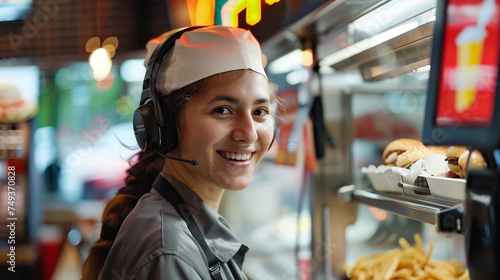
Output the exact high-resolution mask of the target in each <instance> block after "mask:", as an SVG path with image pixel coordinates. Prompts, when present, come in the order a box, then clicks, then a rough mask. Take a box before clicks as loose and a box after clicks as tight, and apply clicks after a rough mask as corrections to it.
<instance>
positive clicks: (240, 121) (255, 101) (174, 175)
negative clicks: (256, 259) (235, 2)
mask: <svg viewBox="0 0 500 280" xmlns="http://www.w3.org/2000/svg"><path fill="white" fill-rule="evenodd" d="M147 47H148V50H149V53H148V58H147V59H146V65H147V72H146V77H145V82H144V89H143V93H142V98H141V105H140V107H139V108H138V109H137V111H136V113H135V115H134V130H135V133H136V138H137V140H138V143H139V146H140V147H141V148H142V150H143V151H142V152H140V153H139V154H138V162H137V163H136V164H135V165H134V166H132V167H131V168H130V169H129V170H128V177H127V178H126V180H125V183H126V184H125V187H123V188H122V189H120V190H119V192H118V194H117V195H116V196H115V197H114V198H112V199H111V200H110V201H109V202H108V204H107V206H106V208H105V210H104V213H103V219H102V221H103V226H102V232H101V237H100V239H99V240H98V241H97V242H96V243H95V244H94V246H93V247H92V248H91V250H90V252H89V257H88V258H87V260H86V261H85V264H84V268H83V279H113V278H117V277H118V278H120V279H246V276H245V274H244V273H243V271H242V269H241V267H242V263H243V260H244V256H245V253H246V252H247V250H248V248H247V247H246V246H245V245H244V244H242V242H241V241H240V240H239V239H238V237H237V236H236V235H235V234H234V233H233V232H232V231H231V229H230V227H229V225H228V223H227V221H226V220H225V219H224V218H223V217H222V216H220V215H219V214H218V212H217V211H218V208H219V204H220V201H221V199H222V196H223V193H224V191H225V190H240V189H244V188H245V187H247V186H248V184H249V183H250V181H251V178H252V174H253V171H254V169H255V167H256V165H257V164H258V163H259V162H260V161H261V160H262V158H263V157H264V155H265V153H266V152H267V150H268V149H269V147H270V145H271V144H272V142H273V139H274V130H273V127H274V124H273V121H274V120H273V118H272V116H271V111H272V108H273V104H274V103H275V102H276V96H275V94H274V93H273V92H272V90H271V87H270V86H269V82H268V80H267V76H266V73H265V72H264V69H263V66H262V60H261V51H260V46H259V43H258V42H257V41H256V40H255V38H254V37H253V35H252V34H251V33H250V32H249V31H247V30H243V29H239V28H233V27H224V26H211V27H190V28H188V29H184V30H182V31H176V32H169V33H166V34H164V35H163V36H161V37H160V38H157V39H155V40H152V41H150V43H148V46H147ZM189 159H194V160H189ZM180 218H181V219H180ZM221 277H222V278H221Z"/></svg>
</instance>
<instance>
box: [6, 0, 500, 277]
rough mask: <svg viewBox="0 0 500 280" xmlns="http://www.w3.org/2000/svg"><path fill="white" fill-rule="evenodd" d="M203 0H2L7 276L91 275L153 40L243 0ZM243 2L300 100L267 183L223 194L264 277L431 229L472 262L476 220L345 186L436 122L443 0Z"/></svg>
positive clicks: (316, 270) (225, 212)
mask: <svg viewBox="0 0 500 280" xmlns="http://www.w3.org/2000/svg"><path fill="white" fill-rule="evenodd" d="M230 1H232V0H230ZM201 2H202V1H201V0H198V1H181V0H166V1H161V0H141V1H139V0H129V1H117V0H89V1H80V0H5V1H0V170H4V171H0V182H2V183H1V184H2V188H1V189H0V220H1V221H0V260H1V262H0V278H1V279H41V280H50V279H54V280H59V279H64V280H71V279H80V277H81V266H82V263H83V261H84V260H85V258H86V256H87V253H88V249H89V246H90V245H91V244H92V243H93V242H94V241H95V240H97V238H98V237H99V233H100V229H101V224H100V219H101V214H102V210H103V207H104V205H105V202H106V200H107V199H109V198H110V197H111V196H113V195H114V194H115V193H116V191H117V190H118V189H119V188H120V187H121V186H122V185H123V180H124V178H125V176H126V170H127V169H128V168H129V166H130V164H131V163H130V162H133V160H134V155H135V154H136V153H137V152H138V151H139V149H138V146H137V142H136V139H135V136H134V132H133V128H132V123H131V122H132V115H133V113H134V110H135V109H136V108H137V106H138V104H139V99H140V95H141V91H142V82H143V78H144V74H145V68H144V65H143V61H144V58H145V55H146V49H145V45H146V43H147V42H148V40H150V39H152V38H154V37H156V36H158V35H160V34H162V33H163V32H165V31H168V30H170V29H173V28H178V27H182V26H189V25H200V24H201V25H205V24H224V23H225V22H224V21H222V18H223V16H224V15H221V12H220V10H221V9H220V7H221V6H222V5H224V4H225V3H226V2H228V1H220V0H216V1H213V3H212V4H213V5H214V7H213V8H214V9H215V15H213V14H212V17H209V20H208V22H207V21H206V19H203V18H202V19H200V18H197V16H199V14H201V13H200V10H198V12H196V5H197V4H199V3H201ZM233 2H238V1H233ZM239 2H242V3H247V4H245V5H249V4H248V3H259V5H258V6H259V8H258V9H260V12H261V13H260V14H259V17H258V19H257V20H254V21H253V22H252V21H250V20H249V15H251V11H254V10H251V8H250V6H244V7H243V8H242V9H241V10H240V11H237V12H235V13H236V15H237V21H236V23H232V24H235V25H237V26H240V27H243V28H248V29H250V30H251V31H252V32H253V33H254V35H255V37H256V38H257V39H258V40H259V41H260V42H261V45H262V50H263V54H264V56H265V58H266V60H267V66H266V68H265V69H266V72H267V73H268V76H269V80H270V81H271V82H272V84H273V86H274V87H275V89H276V92H277V93H278V96H280V98H281V100H282V102H283V104H284V111H283V112H282V115H281V116H280V119H279V127H278V132H279V133H278V138H277V141H275V143H274V145H273V147H272V148H271V149H270V150H269V152H268V153H267V155H266V157H265V158H264V160H263V162H262V163H261V164H260V165H259V166H258V167H257V169H256V171H255V174H254V177H253V179H252V183H251V184H250V186H249V187H248V188H246V189H245V190H242V191H239V192H226V194H225V195H224V198H223V201H222V204H221V208H220V213H221V215H222V216H224V217H225V218H226V219H227V220H228V221H229V223H230V224H231V227H232V229H233V230H234V231H235V232H236V233H237V234H238V235H239V236H240V237H241V239H242V240H243V242H245V243H246V244H247V245H248V246H249V247H250V251H249V253H248V254H247V259H246V260H245V265H244V267H243V269H244V271H245V273H246V274H247V275H248V277H249V279H255V280H258V279H263V280H269V279H280V280H282V279H299V280H308V279H348V276H346V268H345V265H353V264H355V263H356V261H357V260H358V259H359V258H361V257H363V256H367V255H370V254H374V253H380V252H385V251H388V250H391V249H393V248H396V247H398V239H399V238H401V237H403V238H405V239H407V240H408V241H409V242H410V243H412V244H413V240H414V235H415V234H416V233H418V234H419V235H421V236H422V239H423V243H424V245H425V247H426V248H428V246H429V244H430V243H432V244H433V251H432V258H433V259H436V260H450V259H457V260H458V261H461V262H464V263H465V262H466V248H465V246H466V242H465V240H464V239H465V237H464V235H463V234H461V233H460V228H458V229H456V228H454V229H455V232H453V231H454V230H451V231H449V230H440V227H439V226H438V221H434V220H432V219H431V221H430V222H429V220H425V219H424V218H421V216H419V215H416V216H414V215H413V214H412V212H411V211H410V210H408V213H409V214H407V215H398V213H394V211H392V212H391V211H390V210H388V209H384V207H377V205H378V204H377V203H374V204H371V205H370V203H348V202H346V201H345V200H342V199H339V190H342V188H343V187H345V186H356V188H362V189H363V188H368V189H371V188H372V186H371V184H372V182H371V181H370V179H369V178H368V176H367V174H366V172H364V171H362V168H363V167H368V166H369V165H375V166H378V165H381V164H382V162H381V157H382V152H383V150H384V148H385V147H386V145H387V144H388V143H389V142H391V141H393V140H395V139H398V138H413V139H421V138H422V136H421V135H422V130H423V126H424V118H425V114H426V112H425V111H426V101H427V99H426V96H427V92H428V87H429V73H430V63H431V49H432V45H433V32H434V30H435V29H434V27H435V26H434V25H435V23H436V22H437V20H436V6H437V3H438V2H439V1H438V0H420V1H414V0H413V1H412V0H392V1H389V0H278V1H271V0H269V1H268V0H266V1H257V2H255V1H251V0H247V1H239ZM239 2H238V3H239ZM472 2H474V1H472ZM475 2H482V1H475ZM497 2H498V1H497ZM198 8H199V9H202V8H200V7H199V6H198ZM245 9H246V10H245ZM495 9H496V10H495V13H496V14H495V15H496V16H497V17H498V3H497V4H496V8H495ZM207 13H209V12H208V11H207ZM214 18H215V20H214ZM204 20H205V21H204ZM496 22H498V20H497V21H496ZM497 31H498V30H497ZM497 96H498V95H497ZM12 100H14V101H12ZM9 102H11V103H9ZM12 102H17V103H16V104H17V105H16V106H18V107H16V108H14V109H12V107H13V106H14V105H9V104H13V103H12ZM9 106H11V107H10V108H9ZM497 109H498V108H497ZM497 153H498V150H497ZM13 166H14V167H15V186H11V184H10V183H11V182H12V184H14V180H11V179H10V178H11V175H10V173H9V172H8V171H7V170H10V169H9V168H11V167H13ZM9 186H10V187H15V188H12V189H9V188H8V187H9ZM14 190H15V191H14ZM344 190H345V189H344ZM12 192H15V198H13V197H14V195H13V194H12ZM403 197H404V191H403ZM455 202H456V203H455ZM453 203H454V204H453V206H451V209H452V210H453V211H455V210H456V207H455V206H456V205H460V207H461V205H462V203H463V201H458V202H457V201H455V200H453ZM457 203H458V204H457ZM9 206H11V207H9ZM13 206H15V207H13ZM405 209H410V208H405ZM459 209H461V208H459ZM396 212H397V211H396ZM405 213H406V212H405ZM439 213H441V212H439ZM13 217H15V218H16V220H15V221H16V222H15V228H14V229H13V228H9V224H11V220H10V219H12V218H13ZM423 220H425V221H423ZM9 238H10V239H9ZM13 239H15V252H14V253H15V258H14V259H15V273H12V271H10V270H9V267H12V265H11V264H9V260H12V258H11V255H9V254H11V253H12V250H11V245H12V243H11V242H10V240H13ZM426 250H427V249H426ZM432 279H435V278H432ZM474 280H475V279H474Z"/></svg>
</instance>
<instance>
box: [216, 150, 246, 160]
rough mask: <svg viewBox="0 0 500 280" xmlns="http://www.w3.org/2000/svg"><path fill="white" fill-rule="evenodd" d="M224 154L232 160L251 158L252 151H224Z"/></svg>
mask: <svg viewBox="0 0 500 280" xmlns="http://www.w3.org/2000/svg"><path fill="white" fill-rule="evenodd" d="M221 154H222V156H224V157H225V158H227V159H230V160H249V159H250V157H251V156H252V154H251V153H248V154H242V153H229V152H222V153H221Z"/></svg>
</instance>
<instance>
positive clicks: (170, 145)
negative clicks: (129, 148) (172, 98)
mask: <svg viewBox="0 0 500 280" xmlns="http://www.w3.org/2000/svg"><path fill="white" fill-rule="evenodd" d="M201 27H202V26H190V27H184V28H179V29H177V30H176V31H174V32H173V34H171V35H170V36H168V37H167V38H165V39H163V40H162V41H161V42H160V44H158V46H157V47H156V49H155V50H154V52H153V54H152V55H151V57H150V59H149V62H148V65H147V68H146V75H145V77H144V82H143V85H142V95H141V101H140V105H139V108H137V109H136V110H135V112H134V116H133V126H134V133H135V138H136V140H137V143H138V144H139V147H140V148H141V149H142V150H143V151H154V152H156V153H160V154H166V153H168V152H170V151H172V150H173V149H174V148H175V147H176V146H177V128H176V123H175V117H174V116H173V114H171V113H170V114H169V113H168V112H167V109H166V106H165V103H164V101H163V96H162V93H161V91H159V90H158V89H157V85H156V83H157V80H158V74H159V72H160V68H161V64H162V62H163V59H164V57H165V55H166V54H167V52H168V51H169V50H170V49H172V47H173V46H174V44H175V41H176V40H177V39H179V38H180V37H181V36H182V34H184V33H185V32H187V31H191V30H195V29H198V28H201Z"/></svg>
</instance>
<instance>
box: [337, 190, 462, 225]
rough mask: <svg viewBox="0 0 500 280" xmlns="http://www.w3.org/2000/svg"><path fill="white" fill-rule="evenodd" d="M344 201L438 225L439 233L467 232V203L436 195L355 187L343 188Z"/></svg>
mask: <svg viewBox="0 0 500 280" xmlns="http://www.w3.org/2000/svg"><path fill="white" fill-rule="evenodd" d="M338 195H339V196H338V197H339V199H340V200H341V201H342V202H351V201H356V202H361V203H364V204H366V205H369V206H374V207H377V208H380V209H383V210H386V211H388V212H391V213H394V214H397V215H401V216H404V217H407V218H410V219H414V220H417V221H420V222H425V223H428V224H432V225H435V226H436V231H437V232H439V233H463V232H464V228H463V222H462V220H463V204H462V203H461V202H460V201H450V200H443V199H440V198H437V197H435V196H432V195H416V194H407V193H403V194H398V193H387V192H379V191H375V190H371V189H365V190H360V189H356V188H355V187H354V186H353V185H349V186H344V187H342V188H340V189H339V191H338Z"/></svg>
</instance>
